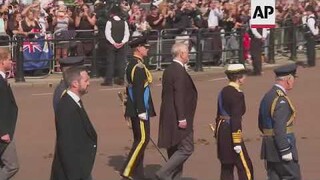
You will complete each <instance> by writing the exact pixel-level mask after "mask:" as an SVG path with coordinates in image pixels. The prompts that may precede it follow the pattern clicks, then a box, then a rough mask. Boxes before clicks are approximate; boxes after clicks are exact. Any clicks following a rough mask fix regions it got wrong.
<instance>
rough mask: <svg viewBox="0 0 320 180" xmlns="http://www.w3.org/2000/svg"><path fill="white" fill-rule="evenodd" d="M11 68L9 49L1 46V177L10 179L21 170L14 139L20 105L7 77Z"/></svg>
mask: <svg viewBox="0 0 320 180" xmlns="http://www.w3.org/2000/svg"><path fill="white" fill-rule="evenodd" d="M11 68H12V60H11V57H10V51H9V49H8V48H4V47H0V157H1V159H0V179H10V178H11V177H13V176H14V175H15V174H16V173H17V172H18V170H19V163H18V157H17V152H16V145H15V141H14V132H15V129H16V122H17V116H18V107H17V104H16V101H15V98H14V95H13V93H12V90H11V87H10V85H9V84H8V81H7V79H6V72H7V71H10V70H11Z"/></svg>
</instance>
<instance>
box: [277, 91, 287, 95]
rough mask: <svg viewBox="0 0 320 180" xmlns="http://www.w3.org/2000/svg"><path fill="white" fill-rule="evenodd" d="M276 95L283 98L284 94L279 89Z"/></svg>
mask: <svg viewBox="0 0 320 180" xmlns="http://www.w3.org/2000/svg"><path fill="white" fill-rule="evenodd" d="M277 95H278V96H285V94H284V93H283V92H282V91H281V90H279V89H278V90H277Z"/></svg>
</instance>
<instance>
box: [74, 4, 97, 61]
mask: <svg viewBox="0 0 320 180" xmlns="http://www.w3.org/2000/svg"><path fill="white" fill-rule="evenodd" d="M96 21H97V19H96V14H95V13H92V12H91V11H90V8H89V6H88V5H87V4H83V5H82V6H81V9H80V12H78V14H76V18H75V27H76V29H77V30H86V32H78V33H77V37H78V38H92V37H93V33H94V31H95V30H96V26H95V25H96ZM81 42H82V43H81V45H79V46H78V55H85V56H90V55H91V53H92V50H93V42H92V40H81Z"/></svg>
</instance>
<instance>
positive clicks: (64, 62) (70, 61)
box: [53, 57, 84, 112]
mask: <svg viewBox="0 0 320 180" xmlns="http://www.w3.org/2000/svg"><path fill="white" fill-rule="evenodd" d="M83 62H84V59H83V58H82V57H67V58H63V59H61V60H60V68H61V69H62V72H65V71H66V70H67V69H68V68H70V67H72V66H80V65H83ZM65 92H67V85H66V82H65V80H64V79H61V81H60V83H59V84H58V86H57V87H56V89H55V90H54V93H53V110H54V112H56V109H57V106H58V102H59V101H60V99H61V97H62V95H63V94H64V93H65Z"/></svg>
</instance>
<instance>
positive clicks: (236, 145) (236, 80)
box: [215, 64, 253, 180]
mask: <svg viewBox="0 0 320 180" xmlns="http://www.w3.org/2000/svg"><path fill="white" fill-rule="evenodd" d="M225 73H226V75H227V77H228V79H229V84H228V86H226V87H224V88H223V89H222V91H221V92H220V93H219V96H218V110H217V118H216V134H215V137H216V139H217V147H218V150H217V152H218V158H219V160H220V163H221V174H220V179H221V180H233V179H234V175H233V169H234V167H236V168H237V170H238V179H241V180H252V179H253V166H252V162H251V160H250V158H249V155H248V152H247V150H246V147H245V144H244V142H243V137H242V116H243V115H244V113H245V111H246V105H245V98H244V94H243V92H242V90H241V89H240V87H241V85H243V83H244V81H245V79H246V75H245V73H246V69H245V67H244V65H243V64H230V65H229V66H228V67H227V70H226V71H225Z"/></svg>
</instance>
